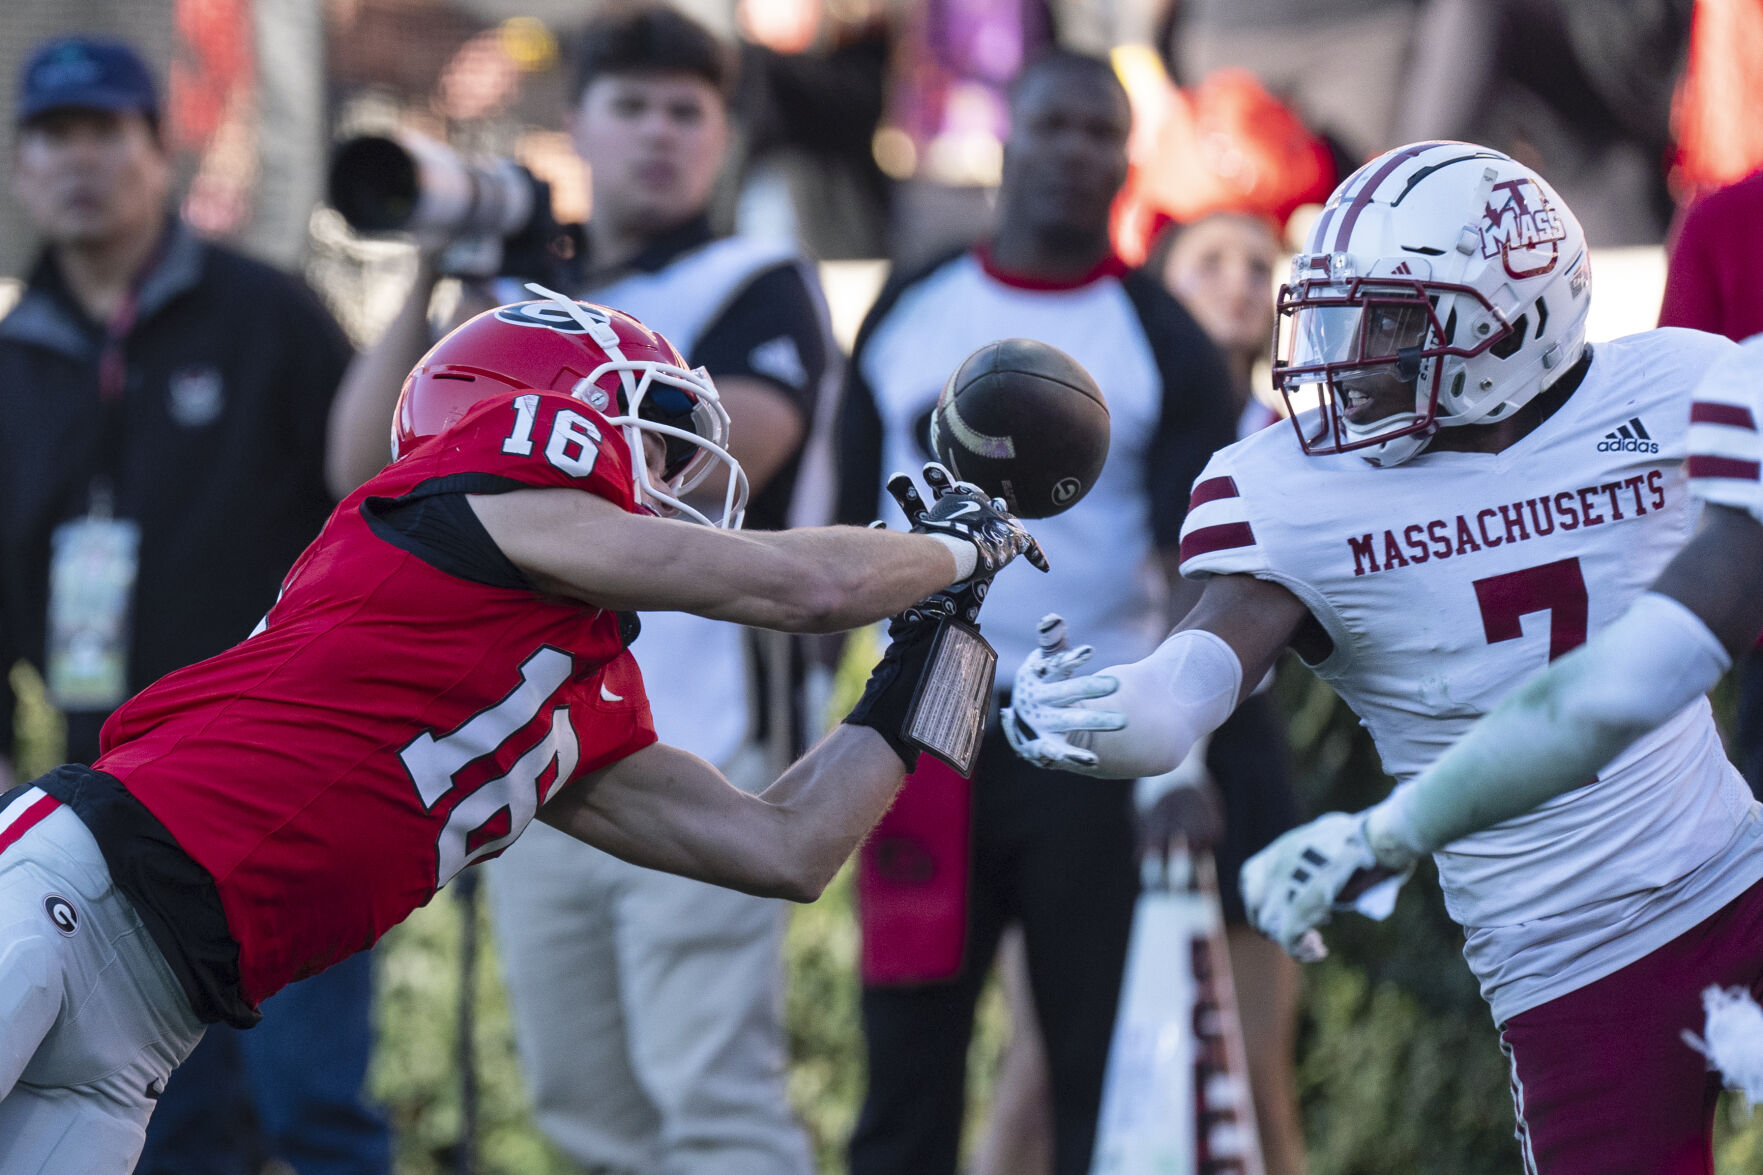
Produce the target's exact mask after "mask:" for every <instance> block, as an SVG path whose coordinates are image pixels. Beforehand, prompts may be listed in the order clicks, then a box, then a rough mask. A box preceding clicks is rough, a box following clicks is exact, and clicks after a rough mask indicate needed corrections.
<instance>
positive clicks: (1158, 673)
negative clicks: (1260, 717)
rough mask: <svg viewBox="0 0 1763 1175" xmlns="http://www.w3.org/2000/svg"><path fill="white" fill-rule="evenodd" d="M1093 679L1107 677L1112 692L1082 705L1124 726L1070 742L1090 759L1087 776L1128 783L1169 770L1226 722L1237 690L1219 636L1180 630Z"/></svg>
mask: <svg viewBox="0 0 1763 1175" xmlns="http://www.w3.org/2000/svg"><path fill="white" fill-rule="evenodd" d="M1097 676H1098V677H1103V676H1106V677H1112V678H1114V679H1115V680H1116V681H1117V682H1119V683H1120V685H1119V688H1118V689H1116V690H1115V691H1114V692H1113V693H1112V694H1108V695H1106V696H1105V697H1100V698H1095V699H1093V700H1091V701H1088V702H1086V703H1084V704H1085V705H1087V706H1089V707H1090V708H1092V709H1096V710H1116V711H1119V712H1120V713H1122V714H1124V715H1126V726H1125V727H1123V728H1122V729H1120V730H1089V731H1080V732H1074V733H1073V735H1072V737H1071V741H1072V742H1073V743H1076V744H1077V745H1079V746H1082V747H1085V748H1087V749H1088V750H1090V751H1093V752H1094V753H1095V755H1096V759H1097V768H1098V769H1097V771H1096V772H1095V774H1098V775H1106V776H1110V777H1112V778H1115V779H1135V778H1143V777H1145V776H1151V775H1162V774H1164V773H1166V772H1169V771H1173V770H1175V768H1176V766H1177V765H1178V764H1180V763H1181V761H1182V760H1183V759H1185V758H1187V755H1188V752H1189V751H1190V750H1192V749H1193V747H1194V744H1195V743H1196V742H1198V741H1199V740H1200V738H1201V737H1202V736H1203V735H1208V734H1211V733H1212V732H1213V731H1214V730H1216V729H1217V728H1218V725H1219V724H1220V723H1222V722H1223V721H1224V720H1225V719H1226V718H1229V717H1230V713H1231V711H1232V710H1234V709H1236V706H1237V693H1238V691H1240V690H1241V689H1242V685H1243V665H1242V662H1241V661H1239V660H1237V655H1236V652H1235V651H1234V650H1232V648H1231V647H1230V646H1229V645H1228V644H1226V643H1225V642H1224V638H1222V637H1220V636H1218V635H1217V634H1216V633H1212V632H1208V631H1206V630H1205V629H1203V628H1186V629H1183V630H1182V631H1180V632H1178V633H1175V634H1173V635H1171V636H1170V637H1169V638H1168V639H1167V640H1165V641H1164V642H1163V643H1162V644H1161V645H1158V646H1157V648H1156V649H1155V650H1154V651H1153V652H1152V653H1151V655H1150V656H1148V657H1146V658H1145V659H1144V660H1142V661H1134V662H1133V663H1132V664H1130V665H1115V666H1113V667H1111V668H1108V669H1103V670H1101V671H1100V672H1099V673H1098V674H1097ZM1080 740H1081V741H1080Z"/></svg>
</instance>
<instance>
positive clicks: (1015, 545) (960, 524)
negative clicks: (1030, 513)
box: [888, 461, 1048, 578]
mask: <svg viewBox="0 0 1763 1175" xmlns="http://www.w3.org/2000/svg"><path fill="white" fill-rule="evenodd" d="M924 481H925V484H926V485H928V486H930V488H931V495H932V498H933V501H932V503H931V504H930V505H929V506H928V507H927V506H926V505H925V501H924V498H923V497H922V496H920V494H919V492H918V487H917V486H916V485H914V484H913V481H912V478H911V477H910V476H908V475H907V474H904V473H896V474H894V475H893V476H892V477H890V478H888V492H889V493H890V494H892V495H894V501H896V502H898V503H899V504H900V509H901V510H902V511H903V512H904V513H905V515H906V521H907V522H909V523H911V525H912V533H914V534H937V535H946V536H948V537H950V538H956V539H962V540H965V541H966V542H969V543H972V544H973V548H974V551H975V553H976V555H977V560H976V562H975V564H974V569H973V577H972V578H979V577H987V578H989V577H991V576H993V575H996V574H998V572H999V571H1001V570H1003V568H1004V565H1005V564H1007V563H1009V562H1010V560H1012V559H1014V558H1016V556H1018V555H1022V556H1023V557H1024V558H1026V559H1027V560H1028V561H1029V562H1030V563H1032V564H1034V565H1035V566H1036V567H1038V568H1039V569H1040V570H1042V571H1046V570H1047V569H1048V566H1047V557H1046V556H1045V555H1043V554H1042V553H1041V548H1040V546H1039V544H1037V543H1036V542H1035V540H1034V536H1033V535H1031V534H1029V533H1028V530H1027V529H1026V528H1024V526H1023V525H1022V523H1021V522H1020V521H1019V520H1018V519H1017V517H1016V516H1015V515H1014V514H1012V513H1010V511H1009V510H1008V509H1007V508H1006V507H1005V505H1004V499H1002V498H993V497H989V496H988V495H987V494H986V492H985V491H984V490H982V489H980V488H979V487H978V486H976V485H974V484H973V483H972V482H966V481H956V480H955V479H954V478H953V477H951V476H949V471H948V470H947V469H945V468H943V466H941V465H940V464H938V463H937V462H935V461H930V462H927V463H926V464H925V467H924Z"/></svg>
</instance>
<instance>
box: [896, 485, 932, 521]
mask: <svg viewBox="0 0 1763 1175" xmlns="http://www.w3.org/2000/svg"><path fill="white" fill-rule="evenodd" d="M888 493H890V494H892V495H893V496H894V501H896V502H898V503H899V504H900V509H901V510H902V511H903V512H905V515H906V521H907V522H909V523H916V522H917V521H918V520H919V519H920V518H922V517H924V514H925V509H926V508H925V504H924V498H923V497H922V496H921V495H920V494H919V492H918V486H917V485H915V484H914V483H913V481H912V476H911V475H910V474H906V473H896V474H894V475H893V476H892V477H890V478H888Z"/></svg>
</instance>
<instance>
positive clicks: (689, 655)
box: [333, 7, 835, 1175]
mask: <svg viewBox="0 0 1763 1175" xmlns="http://www.w3.org/2000/svg"><path fill="white" fill-rule="evenodd" d="M730 73H731V58H730V56H729V53H728V51H727V49H726V47H725V46H723V45H721V44H719V43H718V42H717V41H716V39H715V38H714V37H713V36H712V35H711V34H710V33H709V32H707V31H706V30H705V29H703V28H702V27H700V26H699V25H697V24H696V23H694V22H692V21H691V20H689V19H687V18H686V17H683V16H681V15H679V14H678V13H675V12H673V11H671V10H669V9H666V8H663V7H642V8H636V9H634V10H632V9H622V10H620V11H619V12H618V13H616V14H608V15H606V16H603V17H600V18H597V19H596V20H594V21H593V22H592V23H591V24H590V25H589V26H588V27H587V29H586V30H585V31H584V34H583V36H582V39H581V42H580V45H579V56H578V59H577V72H576V84H575V86H574V88H573V90H572V92H573V93H574V94H575V95H576V99H577V100H576V103H575V105H574V107H573V109H572V110H571V112H570V115H569V117H568V120H567V121H568V129H569V131H570V134H571V136H572V139H573V141H574V144H575V147H576V150H577V151H578V152H579V153H580V154H581V156H582V157H583V159H584V160H586V161H587V162H588V163H589V164H590V166H591V176H592V196H593V216H592V219H591V220H590V221H589V223H588V224H587V226H586V250H585V254H586V256H585V262H586V269H585V272H586V275H587V276H586V278H585V280H584V281H583V282H582V283H581V284H580V285H579V286H578V287H577V288H575V289H573V290H571V291H570V292H571V293H574V294H576V295H578V296H581V297H585V298H588V299H591V300H593V301H596V302H600V303H603V304H606V305H610V306H614V307H617V308H619V309H621V310H625V311H628V312H629V313H631V314H634V315H636V316H637V317H638V318H640V319H641V320H642V321H643V322H644V323H645V324H647V325H648V326H650V327H651V328H653V329H656V330H659V331H661V332H662V333H663V334H665V335H666V336H667V337H668V338H669V339H671V340H672V341H673V342H674V343H675V345H677V346H678V347H679V349H680V351H681V352H682V353H683V354H684V355H685V357H686V359H687V361H688V363H690V364H691V365H693V366H703V367H705V368H706V369H707V370H708V371H709V373H710V375H711V377H712V378H713V379H714V380H715V383H716V387H717V388H718V390H719V391H720V393H721V398H722V402H723V404H724V405H725V406H726V407H727V409H728V412H729V416H730V417H731V419H732V422H733V424H732V429H731V432H730V439H731V443H730V446H729V448H730V449H731V451H732V452H733V453H734V455H735V456H736V457H737V458H738V460H739V461H740V463H741V465H742V467H743V468H744V469H745V470H746V472H747V476H748V478H749V480H750V482H751V487H752V499H751V505H750V507H749V509H748V512H747V523H746V525H747V527H748V528H749V529H752V528H765V529H773V528H778V527H781V526H783V525H784V522H785V515H786V512H787V509H788V505H789V502H790V498H791V495H792V489H793V486H794V483H795V480H796V472H797V467H798V464H799V461H800V456H801V451H802V447H803V443H804V440H805V438H806V437H807V436H808V433H809V428H810V425H811V423H812V419H813V415H814V413H815V409H816V403H817V401H818V400H819V399H820V397H821V391H822V386H823V384H824V383H826V382H827V381H828V379H829V374H830V372H831V368H832V367H833V366H834V365H835V351H834V345H833V343H832V341H831V339H830V336H829V332H828V329H827V327H826V324H825V315H824V311H823V308H822V304H821V297H820V292H819V289H818V288H817V285H816V281H815V277H814V274H813V271H812V270H811V269H810V267H809V266H808V265H807V264H806V263H804V262H803V261H801V260H800V259H798V258H795V257H793V256H791V255H790V254H788V253H787V252H785V251H783V250H780V249H778V248H776V247H773V246H769V245H760V244H757V243H755V242H750V241H746V240H743V239H740V238H736V237H724V238H718V237H717V236H716V235H715V234H714V232H713V231H712V229H711V227H710V220H709V215H708V210H709V205H710V201H711V197H712V193H713V190H714V188H715V186H716V182H717V179H718V177H719V174H720V173H721V170H722V167H723V164H724V161H725V158H726V156H727V152H728V146H729V137H730V129H731V128H730V121H729V111H728V95H729V93H730V83H731V81H732V78H731V77H730ZM438 252H439V243H436V245H433V246H430V247H428V248H427V249H426V250H425V253H424V260H423V262H422V268H421V272H420V273H419V276H418V280H417V282H416V285H415V287H414V288H413V290H412V291H411V294H410V300H409V301H408V303H407V304H406V305H405V307H404V308H403V311H402V313H401V314H400V316H399V317H398V319H397V320H396V321H395V322H394V323H393V325H392V327H391V328H390V330H389V331H388V332H387V334H386V336H385V338H383V339H382V340H381V341H380V342H379V343H378V344H377V345H376V346H375V347H374V348H372V349H371V350H370V351H368V352H367V353H365V354H364V355H363V356H362V357H361V358H360V359H359V360H357V362H356V364H355V365H354V367H352V368H351V370H350V373H349V375H348V377H347V378H346V380H345V392H344V395H345V396H348V397H351V398H352V399H353V400H357V401H358V402H359V403H358V405H357V406H358V407H359V408H360V413H359V416H358V418H357V420H356V424H355V425H353V426H345V427H348V428H352V429H353V436H352V437H351V438H349V443H350V444H353V445H355V446H356V455H355V457H353V458H352V460H354V461H355V462H356V463H357V464H356V465H355V467H353V468H349V467H346V466H343V465H339V466H335V467H333V469H334V471H335V472H336V473H337V475H339V476H342V477H344V478H348V477H353V476H357V475H358V474H359V471H360V468H362V467H364V466H366V465H368V464H372V465H374V466H375V467H376V468H377V465H378V464H380V463H383V462H384V461H385V458H386V453H385V440H384V437H385V424H384V422H385V420H386V419H387V416H388V414H389V413H390V411H391V405H392V402H393V400H394V399H395V397H396V396H397V392H398V385H399V383H400V382H401V381H402V379H403V376H404V373H405V372H406V371H408V370H409V369H410V367H411V366H412V365H413V364H414V363H415V362H416V361H417V360H418V359H419V358H420V357H421V355H422V353H423V351H424V350H425V349H426V348H427V346H428V342H429V337H430V336H429V328H428V323H427V321H426V309H427V306H428V302H429V295H430V292H431V290H432V289H433V286H434V284H435V281H436V277H437V273H438V271H439V266H438V264H437V262H436V261H435V259H434V258H435V255H436V254H437V253H438ZM467 295H468V298H467V300H468V301H471V302H472V303H473V305H472V306H470V307H465V306H462V307H461V310H462V312H463V311H465V310H467V309H475V308H476V306H477V305H479V304H489V303H493V302H506V301H513V300H518V299H520V298H524V297H529V296H530V295H528V294H526V293H525V292H524V291H522V290H521V289H520V288H519V282H518V281H517V280H512V279H499V280H498V281H495V282H491V283H488V284H487V285H480V286H478V287H476V288H472V287H468V289H467ZM340 431H341V430H340ZM343 440H344V438H342V437H341V436H339V437H338V441H339V445H338V448H337V450H336V452H337V453H338V454H341V453H342V452H343V448H342V442H343ZM706 489H707V490H708V492H709V493H710V494H711V495H712V496H714V497H717V498H720V495H721V492H722V490H721V487H720V486H719V485H715V486H707V487H706ZM632 653H633V655H634V656H635V657H636V659H637V661H638V663H639V664H640V665H641V667H642V670H643V674H644V677H645V679H646V680H647V681H648V683H649V692H650V698H651V702H652V704H653V707H654V713H655V721H656V728H657V730H658V732H659V733H660V734H661V737H662V738H664V739H666V740H668V741H669V742H673V743H676V744H679V745H683V746H685V747H686V748H688V749H690V750H692V751H693V752H694V753H696V754H698V755H700V756H701V757H703V758H705V759H707V760H709V761H710V762H712V763H715V764H717V765H719V766H721V767H722V768H723V769H724V771H725V773H726V774H728V775H729V776H730V777H731V778H733V779H734V780H735V782H736V783H737V784H744V785H746V786H752V785H754V784H756V783H759V782H762V781H763V780H764V779H766V778H769V774H768V771H767V770H766V766H765V759H764V756H763V755H762V754H760V753H759V751H758V747H757V745H756V740H755V739H754V727H755V724H756V721H757V717H758V707H757V705H756V700H755V699H756V694H755V691H754V690H753V689H752V688H751V687H750V685H749V681H748V669H749V655H748V654H749V646H748V643H747V636H746V634H745V633H743V632H742V630H740V629H738V628H736V627H734V626H733V625H729V624H724V623H719V622H716V621H711V620H706V619H703V618H701V617H694V616H690V615H686V614H683V613H677V612H655V613H647V614H645V615H644V616H643V631H642V636H641V639H639V640H638V641H637V643H636V644H635V645H634V646H633V647H632ZM769 718H770V720H771V721H773V722H774V723H775V722H782V721H785V720H786V719H785V716H784V715H771V716H769ZM491 878H492V880H491V887H490V889H491V896H492V899H493V902H494V911H495V915H496V928H497V935H498V942H499V946H500V948H501V954H502V960H503V963H504V966H505V969H506V973H507V978H508V987H509V995H510V999H511V1003H512V1007H513V1013H514V1020H515V1034H516V1043H517V1044H518V1046H519V1049H520V1054H521V1058H522V1061H523V1065H524V1068H525V1071H526V1074H527V1077H528V1080H529V1081H530V1083H531V1085H532V1092H533V1099H534V1102H535V1107H536V1117H537V1120H538V1124H539V1126H540V1128H541V1129H542V1130H544V1131H545V1133H546V1134H547V1135H548V1136H549V1137H550V1138H551V1139H552V1141H553V1142H555V1143H556V1144H557V1145H558V1147H559V1148H560V1149H561V1150H563V1151H564V1152H565V1153H566V1154H567V1155H569V1156H570V1157H571V1158H572V1159H574V1160H575V1161H576V1162H578V1163H582V1164H584V1165H586V1166H588V1167H589V1168H591V1169H593V1170H604V1171H608V1172H650V1171H666V1172H669V1173H678V1172H696V1171H703V1172H716V1173H717V1175H743V1173H747V1172H752V1173H755V1175H758V1173H765V1175H773V1173H778V1175H798V1173H799V1175H806V1173H807V1172H809V1171H811V1170H812V1164H811V1162H810V1159H809V1155H808V1148H807V1144H806V1140H805V1139H804V1137H803V1135H802V1132H801V1130H800V1128H799V1127H798V1126H797V1125H796V1123H795V1122H794V1120H793V1117H792V1115H791V1113H790V1108H789V1103H788V1099H787V1095H786V1091H785V1086H784V1061H785V1054H784V1041H783V1029H782V1023H781V992H780V990H779V980H780V979H781V965H780V961H779V950H780V947H781V941H782V933H783V927H784V910H783V908H782V907H781V906H780V905H779V904H778V903H776V902H773V901H768V900H764V899H759V898H753V897H748V896H745V895H741V894H735V893H732V892H729V891H726V890H719V889H715V888H713V887H709V886H704V885H701V884H698V883H695V882H690V881H685V880H682V879H680V878H677V877H673V876H669V875H665V874H660V873H655V872H652V871H649V870H643V869H639V868H636V867H634V866H630V865H627V864H625V863H623V862H621V861H617V860H615V859H613V858H611V857H609V856H606V855H605V854H603V853H599V852H597V851H595V850H593V849H590V848H587V847H585V846H583V845H581V844H579V843H577V842H575V841H573V840H570V839H569V838H567V837H564V836H562V835H561V834H558V833H556V832H554V831H552V830H550V829H545V828H537V829H534V830H533V831H532V832H531V833H529V834H528V835H527V836H525V837H523V838H522V840H521V842H520V843H519V844H517V845H516V846H514V848H513V849H512V850H511V851H510V852H509V853H508V854H507V855H506V856H505V857H503V858H502V859H501V860H500V861H498V862H497V863H496V864H495V865H494V866H493V867H492V869H491ZM589 1076H592V1077H593V1078H594V1080H593V1081H591V1082H590V1081H588V1080H585V1079H586V1078H588V1077H589Z"/></svg>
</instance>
